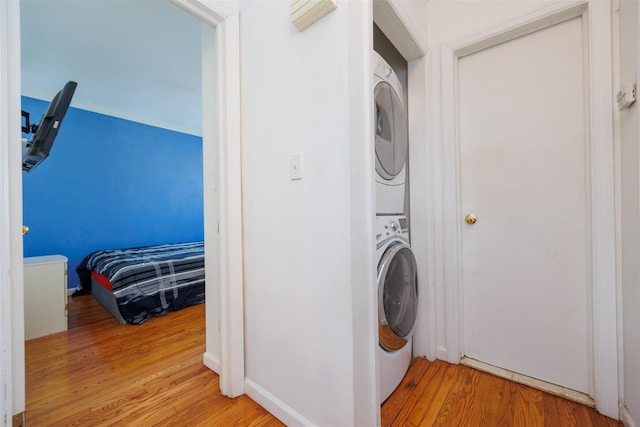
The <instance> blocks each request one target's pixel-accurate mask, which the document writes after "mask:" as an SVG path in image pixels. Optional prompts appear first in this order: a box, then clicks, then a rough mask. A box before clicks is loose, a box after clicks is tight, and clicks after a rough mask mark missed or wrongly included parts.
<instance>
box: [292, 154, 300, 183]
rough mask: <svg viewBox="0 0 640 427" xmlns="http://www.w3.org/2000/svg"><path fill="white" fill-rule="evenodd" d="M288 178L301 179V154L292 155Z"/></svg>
mask: <svg viewBox="0 0 640 427" xmlns="http://www.w3.org/2000/svg"><path fill="white" fill-rule="evenodd" d="M289 178H290V179H291V180H292V181H293V180H297V179H302V154H300V153H293V154H292V155H291V158H290V160H289Z"/></svg>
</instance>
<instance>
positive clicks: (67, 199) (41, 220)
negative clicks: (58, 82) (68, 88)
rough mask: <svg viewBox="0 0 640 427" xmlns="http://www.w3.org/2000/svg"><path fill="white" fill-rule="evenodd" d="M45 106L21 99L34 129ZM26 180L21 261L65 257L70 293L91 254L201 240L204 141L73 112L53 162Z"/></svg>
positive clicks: (63, 128) (62, 129) (57, 143)
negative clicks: (78, 270) (25, 232)
mask: <svg viewBox="0 0 640 427" xmlns="http://www.w3.org/2000/svg"><path fill="white" fill-rule="evenodd" d="M47 106H48V102H45V101H40V100H36V99H33V98H27V97H23V98H22V109H23V110H26V111H29V112H30V114H31V121H32V122H34V123H35V122H37V121H38V120H39V118H40V116H41V115H42V113H43V112H44V110H45V109H46V108H47ZM30 136H31V135H30ZM23 137H25V135H23ZM22 179H23V209H24V224H25V225H28V226H29V227H30V232H29V234H28V235H26V236H25V237H24V256H25V257H29V256H40V255H52V254H61V255H64V256H66V257H68V258H69V264H68V271H69V274H68V286H69V287H70V288H75V287H77V286H78V285H79V280H78V276H77V274H76V272H75V269H76V267H77V266H78V264H80V262H81V261H82V259H83V258H84V257H85V256H86V255H87V254H88V253H89V252H91V251H94V250H98V249H113V248H125V247H132V246H146V245H154V244H162V243H177V242H189V241H196V240H202V239H203V236H204V230H203V228H204V222H203V201H202V139H201V138H200V137H196V136H192V135H187V134H184V133H179V132H174V131H170V130H166V129H161V128H157V127H153V126H148V125H143V124H140V123H136V122H131V121H128V120H123V119H118V118H115V117H111V116H105V115H102V114H97V113H92V112H89V111H85V110H80V109H76V108H70V109H69V111H68V112H67V115H66V116H65V118H64V121H63V123H62V126H61V127H60V131H59V132H58V136H57V138H56V141H55V144H54V145H53V149H52V150H51V154H50V155H49V157H48V158H47V159H45V160H44V161H43V162H42V163H41V164H40V165H39V166H37V167H36V168H35V169H33V170H32V172H30V173H27V172H23V174H22Z"/></svg>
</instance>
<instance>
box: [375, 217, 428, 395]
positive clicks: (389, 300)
mask: <svg viewBox="0 0 640 427" xmlns="http://www.w3.org/2000/svg"><path fill="white" fill-rule="evenodd" d="M376 248H377V252H376V253H377V261H378V275H377V283H376V285H377V288H378V335H379V345H378V361H379V369H380V371H379V376H380V403H382V402H384V401H385V400H386V399H387V398H388V397H389V396H390V395H391V393H393V390H395V389H396V387H398V384H400V382H401V381H402V378H403V377H404V376H405V374H406V373H407V370H408V369H409V364H410V363H411V356H412V335H413V328H414V326H415V322H416V316H417V313H418V278H417V276H418V274H417V266H416V258H415V256H414V254H413V251H412V250H411V247H410V242H409V230H408V221H407V218H406V217H405V216H383V217H376Z"/></svg>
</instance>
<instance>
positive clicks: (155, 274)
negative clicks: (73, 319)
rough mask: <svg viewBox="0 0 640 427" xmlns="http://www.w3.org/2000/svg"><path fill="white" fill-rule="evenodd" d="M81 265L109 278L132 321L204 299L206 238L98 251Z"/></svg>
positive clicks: (128, 318)
mask: <svg viewBox="0 0 640 427" xmlns="http://www.w3.org/2000/svg"><path fill="white" fill-rule="evenodd" d="M80 268H84V269H85V270H87V271H94V272H96V273H98V274H101V275H103V276H105V277H106V278H108V279H109V281H110V282H111V285H112V292H113V295H114V296H115V297H116V300H117V302H118V307H119V309H120V313H121V314H122V317H124V319H125V320H126V321H127V322H129V323H142V322H144V321H145V320H147V319H148V318H150V317H152V316H164V315H165V314H167V313H168V312H169V311H175V310H179V309H181V308H185V307H188V306H191V305H194V304H199V303H201V302H204V242H191V243H178V244H167V245H158V246H146V247H140V248H131V249H114V250H101V251H96V252H92V253H91V254H89V255H88V256H87V257H86V258H85V259H84V261H83V262H82V263H81V265H80V267H78V269H80ZM78 273H79V274H80V271H78Z"/></svg>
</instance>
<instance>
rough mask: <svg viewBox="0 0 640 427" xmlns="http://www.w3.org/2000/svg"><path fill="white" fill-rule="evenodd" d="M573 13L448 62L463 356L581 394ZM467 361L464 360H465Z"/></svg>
mask: <svg viewBox="0 0 640 427" xmlns="http://www.w3.org/2000/svg"><path fill="white" fill-rule="evenodd" d="M582 36H583V22H582V17H577V18H573V19H571V20H568V21H564V22H562V23H559V24H556V25H554V26H551V27H547V28H544V29H541V30H539V31H537V32H533V33H530V34H527V35H525V36H522V37H519V38H517V39H514V40H510V41H508V42H505V43H501V44H499V45H496V46H493V47H490V48H487V49H484V50H482V51H480V52H476V53H473V54H470V55H467V56H464V57H461V58H459V60H458V83H459V84H458V90H459V92H458V98H459V99H458V103H459V104H458V105H459V107H458V129H459V147H460V159H459V160H460V171H459V172H460V204H461V208H462V212H461V214H462V215H465V214H467V213H473V214H475V215H477V222H476V223H474V224H463V226H462V230H461V240H462V248H461V268H462V277H461V287H462V294H463V298H462V301H463V310H462V311H463V316H462V318H463V327H464V333H463V337H464V355H465V357H470V358H472V359H475V360H479V361H481V362H485V363H488V364H490V365H492V366H498V367H502V368H506V369H508V370H510V371H513V372H517V373H521V374H524V375H527V376H530V377H533V378H537V379H540V380H543V381H546V382H549V383H552V384H557V385H561V386H562V387H566V388H569V389H571V390H577V391H579V392H582V393H587V394H588V393H589V372H590V369H589V358H588V357H587V356H588V354H590V353H591V350H590V345H589V340H588V331H589V330H590V327H589V319H588V318H587V312H588V309H587V305H588V301H587V300H588V298H587V297H588V289H589V288H590V286H589V281H588V280H587V276H588V269H589V268H590V267H589V263H588V258H590V254H589V248H590V241H589V238H588V236H587V234H588V231H589V210H590V207H589V206H588V204H589V202H590V199H589V189H588V182H587V180H586V176H587V175H588V173H589V172H588V171H589V157H588V156H587V151H588V138H587V137H586V133H587V132H586V130H585V124H586V117H585V111H586V106H585V88H584V80H585V79H584V77H586V76H585V70H584V65H585V64H586V60H585V57H584V56H585V55H584V53H585V52H584V43H583V42H584V40H583V37H582ZM465 360H466V359H465Z"/></svg>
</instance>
